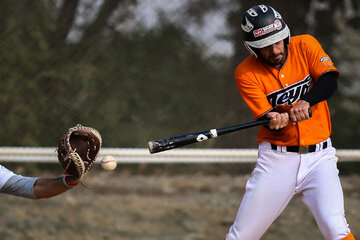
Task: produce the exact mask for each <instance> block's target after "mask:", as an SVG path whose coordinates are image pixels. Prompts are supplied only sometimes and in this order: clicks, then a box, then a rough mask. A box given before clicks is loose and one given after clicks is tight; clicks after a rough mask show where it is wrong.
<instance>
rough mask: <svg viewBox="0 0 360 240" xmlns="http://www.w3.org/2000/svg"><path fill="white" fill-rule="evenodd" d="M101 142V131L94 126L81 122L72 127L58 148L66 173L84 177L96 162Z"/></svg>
mask: <svg viewBox="0 0 360 240" xmlns="http://www.w3.org/2000/svg"><path fill="white" fill-rule="evenodd" d="M101 143H102V139H101V135H100V133H99V132H98V131H97V130H95V129H93V128H90V127H84V126H81V125H80V124H78V125H76V126H75V127H72V128H70V129H69V131H68V132H67V133H65V134H64V135H63V136H62V138H61V139H60V141H59V145H58V149H57V152H58V160H59V162H60V163H61V166H62V167H63V169H64V171H65V174H67V175H70V176H73V177H74V178H76V179H79V178H82V177H83V176H84V175H85V174H86V173H87V171H88V170H89V168H90V167H91V165H92V164H93V163H94V162H95V159H96V156H97V154H98V153H99V151H100V148H101Z"/></svg>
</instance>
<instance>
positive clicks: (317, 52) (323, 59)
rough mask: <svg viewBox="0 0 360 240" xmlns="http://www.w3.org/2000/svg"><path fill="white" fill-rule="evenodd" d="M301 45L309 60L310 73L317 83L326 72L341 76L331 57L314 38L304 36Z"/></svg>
mask: <svg viewBox="0 0 360 240" xmlns="http://www.w3.org/2000/svg"><path fill="white" fill-rule="evenodd" d="M301 44H302V49H303V52H304V54H305V55H306V56H307V59H308V65H309V69H310V73H311V75H312V76H313V77H314V79H315V81H316V80H317V79H318V78H319V77H320V76H321V75H322V74H324V73H326V72H330V71H335V72H336V73H337V75H338V74H339V73H338V71H337V69H336V68H335V66H334V64H333V62H332V60H331V58H330V57H329V55H327V54H326V53H325V51H324V50H323V49H322V47H321V45H320V43H319V42H318V41H317V40H316V39H315V38H314V37H313V36H311V35H304V38H303V41H302V43H301Z"/></svg>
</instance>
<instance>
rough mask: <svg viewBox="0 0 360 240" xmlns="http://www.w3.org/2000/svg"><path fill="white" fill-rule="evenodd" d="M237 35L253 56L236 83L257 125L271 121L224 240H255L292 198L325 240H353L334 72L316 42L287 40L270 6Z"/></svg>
mask: <svg viewBox="0 0 360 240" xmlns="http://www.w3.org/2000/svg"><path fill="white" fill-rule="evenodd" d="M241 27H242V29H243V32H244V44H245V47H246V48H247V49H248V50H249V51H250V53H251V55H250V56H249V57H247V58H246V59H245V60H244V61H243V62H241V63H240V64H239V65H238V67H237V69H236V71H235V82H236V85H237V87H238V90H239V92H240V94H241V96H242V98H243V99H244V101H245V102H246V104H247V105H248V107H249V108H250V110H251V112H252V114H253V116H254V118H255V119H263V118H269V119H271V121H270V123H269V125H268V126H263V127H260V129H259V134H258V138H257V141H258V143H259V155H258V159H257V164H256V166H255V169H254V171H253V173H252V175H251V177H250V178H249V180H248V182H247V185H246V191H245V194H244V196H243V199H242V201H241V204H240V207H239V209H238V212H237V215H236V218H235V221H234V223H233V225H232V226H231V227H230V230H229V233H228V234H227V236H226V238H225V239H226V240H255V239H260V238H261V237H262V236H263V234H264V233H265V232H266V230H267V229H268V228H269V226H270V225H271V224H272V222H273V221H274V220H275V219H276V218H277V217H278V216H279V215H280V214H281V212H282V211H283V210H284V208H285V207H286V206H287V204H288V203H289V201H290V200H291V199H292V197H293V196H294V195H295V194H298V195H299V196H300V198H301V200H302V201H303V202H304V203H305V204H306V205H307V206H308V207H309V209H310V211H311V212H312V214H313V216H314V218H315V220H316V222H317V225H318V227H319V229H320V231H321V233H322V234H323V236H324V238H325V239H327V240H341V239H345V240H349V239H355V238H354V236H353V235H352V234H351V232H350V229H349V227H348V224H347V222H346V219H345V211H344V199H343V192H342V187H341V184H340V179H339V176H338V172H339V171H338V169H337V160H338V159H337V157H336V156H335V153H336V152H335V148H334V147H333V146H332V143H331V139H330V133H331V122H330V113H329V109H328V105H327V102H326V99H328V98H329V97H330V96H331V95H332V94H333V93H334V92H335V91H336V89H337V78H338V75H339V73H338V71H337V69H336V68H335V67H334V65H333V63H332V61H331V58H330V57H329V56H328V55H327V54H326V53H325V52H324V50H323V49H322V47H321V45H320V44H319V42H318V41H317V40H316V39H315V38H314V37H312V36H310V35H301V36H294V37H290V30H289V28H288V26H287V25H286V24H285V22H284V21H283V19H282V17H281V15H280V14H279V13H278V12H277V11H275V10H274V9H273V8H272V7H271V6H267V5H257V6H254V7H252V8H250V9H249V10H247V11H246V12H245V14H244V17H243V20H242V24H241ZM309 109H311V113H312V116H311V115H310V114H309Z"/></svg>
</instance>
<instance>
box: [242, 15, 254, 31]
mask: <svg viewBox="0 0 360 240" xmlns="http://www.w3.org/2000/svg"><path fill="white" fill-rule="evenodd" d="M245 21H246V25H243V24H241V28H242V29H243V30H244V31H245V32H250V31H251V30H252V29H253V28H254V25H252V24H251V22H249V20H248V19H247V17H245Z"/></svg>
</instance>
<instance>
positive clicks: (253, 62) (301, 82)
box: [235, 35, 338, 146]
mask: <svg viewBox="0 0 360 240" xmlns="http://www.w3.org/2000/svg"><path fill="white" fill-rule="evenodd" d="M331 71H332V72H335V73H336V74H337V75H338V72H337V69H336V68H335V67H334V65H333V63H332V61H331V59H330V57H329V56H328V55H327V54H326V53H325V52H324V50H323V49H322V47H321V45H320V44H319V42H318V41H317V40H316V39H315V38H314V37H312V36H310V35H301V36H295V37H291V40H290V43H289V44H288V54H287V59H286V61H285V63H284V65H283V66H282V68H281V69H280V70H277V69H275V68H273V67H271V66H269V65H267V64H266V63H264V62H262V61H261V59H259V58H255V57H253V56H249V57H248V58H246V59H245V60H244V61H243V62H242V63H240V64H239V65H238V67H237V69H236V71H235V81H236V85H237V87H238V90H239V92H240V94H241V96H242V98H243V99H244V101H245V102H246V104H247V105H248V107H249V108H250V110H251V111H252V113H253V116H254V118H255V119H259V118H261V117H263V116H264V115H266V113H268V112H270V111H273V110H275V111H277V112H287V111H289V109H290V108H292V106H293V105H295V104H296V102H297V101H298V100H299V99H300V97H301V96H303V95H304V94H306V93H307V92H308V91H309V90H310V89H311V88H312V86H313V85H314V83H315V82H316V81H317V80H318V79H319V77H320V76H321V75H323V74H325V73H327V72H331ZM311 110H312V117H311V118H310V119H308V120H306V121H301V122H297V124H296V125H293V124H288V125H287V127H285V128H284V129H282V130H281V131H271V130H269V129H267V128H265V127H260V130H259V134H258V139H257V140H258V142H259V143H260V142H263V141H267V142H271V143H273V144H276V145H279V146H308V145H313V144H316V143H319V142H321V141H324V140H326V139H327V138H329V136H330V133H331V121H330V113H329V109H328V106H327V103H326V101H321V102H319V103H317V104H316V105H314V106H312V107H311Z"/></svg>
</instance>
